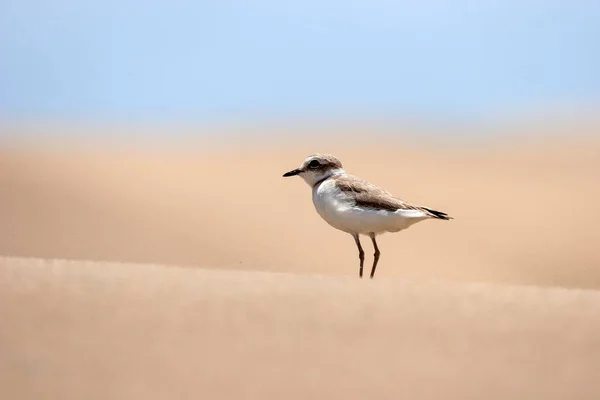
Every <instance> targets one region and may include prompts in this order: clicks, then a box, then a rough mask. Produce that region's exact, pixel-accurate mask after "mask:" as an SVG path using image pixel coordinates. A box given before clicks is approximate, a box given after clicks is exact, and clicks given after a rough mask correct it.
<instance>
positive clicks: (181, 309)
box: [0, 258, 600, 400]
mask: <svg viewBox="0 0 600 400" xmlns="http://www.w3.org/2000/svg"><path fill="white" fill-rule="evenodd" d="M0 264H1V268H0V320H2V329H1V330H0V354H2V356H1V357H0V379H1V382H0V397H2V398H5V399H61V400H67V399H82V398H85V399H145V400H150V399H171V398H178V399H187V398H189V399H192V398H193V399H198V398H210V399H233V398H235V399H238V398H244V399H259V398H260V399H280V398H286V399H306V398H347V399H365V398H375V397H376V398H384V399H397V398H401V397H406V398H419V399H442V398H443V399H481V398H487V399H507V398H520V399H524V398H527V399H546V400H547V399H574V398H577V399H597V398H598V396H600V383H599V382H598V379H597V378H598V376H597V375H598V374H597V371H598V370H599V369H600V319H599V318H598V315H600V293H598V292H595V291H589V290H575V289H569V290H567V289H550V288H546V289H542V288H534V287H519V286H500V285H493V284H442V283H422V284H418V283H414V282H409V281H406V280H404V279H398V278H388V279H381V280H379V281H377V280H375V281H369V280H363V281H359V280H357V279H354V278H353V277H331V276H323V275H313V276H309V275H296V274H287V273H269V272H257V271H223V270H210V269H198V268H179V267H164V266H159V265H125V264H114V263H112V264H111V263H103V264H98V263H93V262H74V261H71V262H69V261H61V260H55V261H52V260H46V261H44V260H37V259H18V258H2V259H0Z"/></svg>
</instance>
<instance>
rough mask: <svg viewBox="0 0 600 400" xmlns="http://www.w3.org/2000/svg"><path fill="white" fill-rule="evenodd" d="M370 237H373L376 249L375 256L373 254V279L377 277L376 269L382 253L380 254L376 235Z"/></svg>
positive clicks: (372, 234) (371, 234)
mask: <svg viewBox="0 0 600 400" xmlns="http://www.w3.org/2000/svg"><path fill="white" fill-rule="evenodd" d="M369 236H370V237H371V240H372V241H373V247H374V248H375V254H373V257H374V258H373V267H372V268H371V279H373V276H375V268H377V262H378V261H379V254H381V253H380V252H379V247H377V241H376V240H375V234H374V233H370V234H369Z"/></svg>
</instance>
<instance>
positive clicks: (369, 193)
mask: <svg viewBox="0 0 600 400" xmlns="http://www.w3.org/2000/svg"><path fill="white" fill-rule="evenodd" d="M335 184H336V186H337V187H338V188H339V189H340V190H342V191H343V192H352V195H353V197H354V198H355V201H356V205H357V206H361V207H367V208H378V209H383V210H388V211H397V210H419V211H423V212H424V213H426V214H427V215H429V216H431V217H433V218H439V219H449V218H450V217H448V216H447V215H446V214H445V213H443V212H441V211H436V210H432V209H430V208H427V207H419V206H413V205H410V204H408V203H407V202H405V201H404V200H401V199H398V198H396V197H394V196H393V195H392V194H391V193H389V192H387V191H385V190H383V189H381V188H380V187H379V186H376V185H374V184H372V183H369V182H367V181H364V180H362V179H360V178H357V177H354V176H351V175H344V176H340V177H337V178H336V180H335Z"/></svg>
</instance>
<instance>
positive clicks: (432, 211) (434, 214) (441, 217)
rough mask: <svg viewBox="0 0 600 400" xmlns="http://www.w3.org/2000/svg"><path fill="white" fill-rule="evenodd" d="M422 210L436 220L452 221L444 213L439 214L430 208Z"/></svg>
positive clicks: (439, 212)
mask: <svg viewBox="0 0 600 400" xmlns="http://www.w3.org/2000/svg"><path fill="white" fill-rule="evenodd" d="M423 210H425V211H427V212H428V213H430V214H431V215H432V216H433V217H434V218H436V219H443V220H446V221H447V220H449V219H453V218H452V217H451V216H449V215H448V214H446V213H445V212H441V211H437V210H432V209H431V208H427V207H423Z"/></svg>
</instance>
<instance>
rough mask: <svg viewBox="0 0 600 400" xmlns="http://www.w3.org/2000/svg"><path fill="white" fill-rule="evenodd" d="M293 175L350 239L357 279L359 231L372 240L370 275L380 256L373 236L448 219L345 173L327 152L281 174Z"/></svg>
mask: <svg viewBox="0 0 600 400" xmlns="http://www.w3.org/2000/svg"><path fill="white" fill-rule="evenodd" d="M295 175H298V176H300V177H301V178H302V179H304V181H305V182H306V183H307V184H308V185H309V186H310V187H311V188H312V199H313V204H314V205H315V208H316V210H317V212H318V213H319V215H320V216H321V218H323V219H324V220H325V221H326V222H327V223H328V224H329V225H331V226H333V227H334V228H336V229H339V230H341V231H343V232H346V233H349V234H350V235H352V237H353V238H354V241H355V242H356V246H357V247H358V258H359V260H360V268H359V270H358V275H359V277H361V278H362V275H363V264H364V261H365V252H364V251H363V248H362V246H361V244H360V239H359V235H360V234H363V235H368V236H369V237H370V238H371V241H372V242H373V247H374V249H375V254H373V257H374V259H373V266H372V267H371V278H373V276H374V275H375V268H376V267H377V262H378V261H379V255H380V252H379V247H377V241H376V240H375V237H376V236H377V235H380V234H383V233H385V232H398V231H401V230H403V229H406V228H408V227H409V226H411V225H413V224H415V223H417V222H419V221H423V220H426V219H429V218H433V219H443V220H449V219H452V217H449V216H448V215H447V214H446V213H443V212H441V211H436V210H433V209H431V208H428V207H423V206H415V205H411V204H408V203H407V202H405V201H404V200H401V199H398V198H396V197H394V196H393V195H392V194H391V193H388V192H386V191H385V190H383V189H381V188H379V187H378V186H375V185H373V184H372V183H369V182H367V181H364V180H362V179H360V178H358V177H355V176H352V175H350V174H347V173H346V171H344V168H343V167H342V163H341V162H340V161H339V160H338V159H337V158H336V157H334V156H332V155H331V154H313V155H310V156H308V157H307V158H306V159H305V160H304V162H303V163H302V165H300V167H299V168H296V169H294V170H292V171H289V172H286V173H285V174H283V176H284V177H288V176H295Z"/></svg>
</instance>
